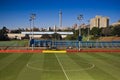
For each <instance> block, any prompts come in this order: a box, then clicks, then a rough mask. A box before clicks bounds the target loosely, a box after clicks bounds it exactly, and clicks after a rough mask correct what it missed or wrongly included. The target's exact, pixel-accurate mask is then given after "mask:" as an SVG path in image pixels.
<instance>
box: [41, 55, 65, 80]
mask: <svg viewBox="0 0 120 80" xmlns="http://www.w3.org/2000/svg"><path fill="white" fill-rule="evenodd" d="M43 69H44V71H43V74H42V78H41V80H56V79H57V80H66V77H65V76H64V74H63V72H62V69H61V67H60V65H59V63H58V61H57V59H56V57H55V55H54V54H44V64H43ZM46 70H47V71H46ZM49 70H54V71H49ZM55 70H57V71H55Z"/></svg>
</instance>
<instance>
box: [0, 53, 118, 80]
mask: <svg viewBox="0 0 120 80" xmlns="http://www.w3.org/2000/svg"><path fill="white" fill-rule="evenodd" d="M0 80H120V53H73V54H69V53H66V54H55V53H54V54H52V53H50V54H42V53H41V54H38V53H36V54H12V53H11V54H10V53H8V54H6V53H1V54H0Z"/></svg>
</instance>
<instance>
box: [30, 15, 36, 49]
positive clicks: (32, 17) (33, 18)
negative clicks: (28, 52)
mask: <svg viewBox="0 0 120 80" xmlns="http://www.w3.org/2000/svg"><path fill="white" fill-rule="evenodd" d="M35 18H36V14H34V13H33V14H31V16H30V19H31V21H32V23H33V24H32V39H34V33H33V28H34V20H35ZM32 50H34V44H32Z"/></svg>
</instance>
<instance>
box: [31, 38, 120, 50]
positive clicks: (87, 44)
mask: <svg viewBox="0 0 120 80" xmlns="http://www.w3.org/2000/svg"><path fill="white" fill-rule="evenodd" d="M30 45H32V44H30ZM33 45H34V46H35V47H57V48H64V49H65V48H78V47H79V42H78V41H66V40H61V41H52V40H34V44H33ZM80 47H81V48H120V41H80Z"/></svg>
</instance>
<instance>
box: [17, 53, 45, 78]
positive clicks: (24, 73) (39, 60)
mask: <svg viewBox="0 0 120 80" xmlns="http://www.w3.org/2000/svg"><path fill="white" fill-rule="evenodd" d="M32 63H34V64H32ZM43 63H44V54H33V56H32V57H31V58H30V59H29V61H28V62H27V64H31V66H34V67H38V68H39V69H43ZM27 64H26V66H25V67H24V68H23V69H22V70H21V71H20V73H19V75H18V77H17V80H43V79H41V77H42V74H43V72H42V71H41V70H35V69H31V68H28V67H27Z"/></svg>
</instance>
